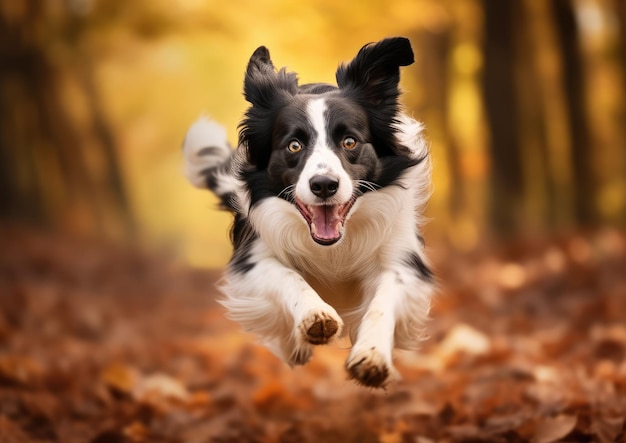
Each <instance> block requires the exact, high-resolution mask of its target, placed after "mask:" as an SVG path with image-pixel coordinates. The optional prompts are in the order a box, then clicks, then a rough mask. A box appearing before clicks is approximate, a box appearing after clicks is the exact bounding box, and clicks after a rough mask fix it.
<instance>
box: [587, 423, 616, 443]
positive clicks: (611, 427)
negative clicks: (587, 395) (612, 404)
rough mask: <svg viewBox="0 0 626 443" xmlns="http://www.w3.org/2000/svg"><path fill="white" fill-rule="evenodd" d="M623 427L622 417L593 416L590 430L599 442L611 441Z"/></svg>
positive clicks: (609, 442) (614, 439)
mask: <svg viewBox="0 0 626 443" xmlns="http://www.w3.org/2000/svg"><path fill="white" fill-rule="evenodd" d="M623 428H624V417H601V416H600V417H594V418H593V420H592V421H591V432H592V433H593V434H594V435H595V436H596V437H597V438H598V441H599V442H600V443H612V442H614V441H616V438H617V436H618V435H619V434H620V432H622V429H623Z"/></svg>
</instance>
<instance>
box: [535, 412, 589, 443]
mask: <svg viewBox="0 0 626 443" xmlns="http://www.w3.org/2000/svg"><path fill="white" fill-rule="evenodd" d="M577 421H578V419H577V418H576V416H575V415H565V414H563V415H557V416H556V417H549V418H544V419H542V420H540V421H539V422H538V423H537V428H536V429H535V436H534V437H533V439H532V441H533V443H552V442H554V441H557V440H560V439H562V438H563V437H565V436H566V435H567V434H569V433H570V432H572V430H573V429H574V427H575V426H576V423H577Z"/></svg>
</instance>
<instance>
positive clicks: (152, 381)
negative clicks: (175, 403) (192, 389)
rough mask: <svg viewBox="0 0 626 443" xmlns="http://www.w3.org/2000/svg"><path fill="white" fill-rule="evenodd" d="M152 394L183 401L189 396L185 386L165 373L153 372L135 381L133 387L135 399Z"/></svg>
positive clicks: (141, 398)
mask: <svg viewBox="0 0 626 443" xmlns="http://www.w3.org/2000/svg"><path fill="white" fill-rule="evenodd" d="M154 395H157V396H160V397H163V398H170V399H176V400H180V401H185V400H187V399H188V398H189V397H190V396H189V391H187V388H186V387H185V386H184V385H183V384H182V383H181V382H180V381H178V380H176V379H174V378H172V377H170V376H169V375H167V374H153V375H149V376H147V377H143V378H141V379H139V380H138V381H137V383H136V384H135V386H134V389H133V397H134V398H135V399H137V400H140V401H141V400H143V399H145V398H147V397H150V396H154Z"/></svg>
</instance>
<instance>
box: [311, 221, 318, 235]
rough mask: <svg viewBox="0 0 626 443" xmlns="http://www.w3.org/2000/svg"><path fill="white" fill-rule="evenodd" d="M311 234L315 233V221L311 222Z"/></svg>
mask: <svg viewBox="0 0 626 443" xmlns="http://www.w3.org/2000/svg"><path fill="white" fill-rule="evenodd" d="M311 234H313V235H317V226H315V223H311Z"/></svg>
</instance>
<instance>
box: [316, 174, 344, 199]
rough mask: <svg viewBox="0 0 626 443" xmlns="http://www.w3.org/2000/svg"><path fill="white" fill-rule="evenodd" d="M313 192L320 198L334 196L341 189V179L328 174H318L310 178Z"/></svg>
mask: <svg viewBox="0 0 626 443" xmlns="http://www.w3.org/2000/svg"><path fill="white" fill-rule="evenodd" d="M309 187H310V188H311V192H312V193H313V194H315V195H316V196H318V197H319V198H323V199H326V198H328V197H332V196H333V195H335V194H336V193H337V189H339V180H337V179H336V178H333V177H329V176H327V175H316V176H314V177H313V178H311V180H309Z"/></svg>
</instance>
